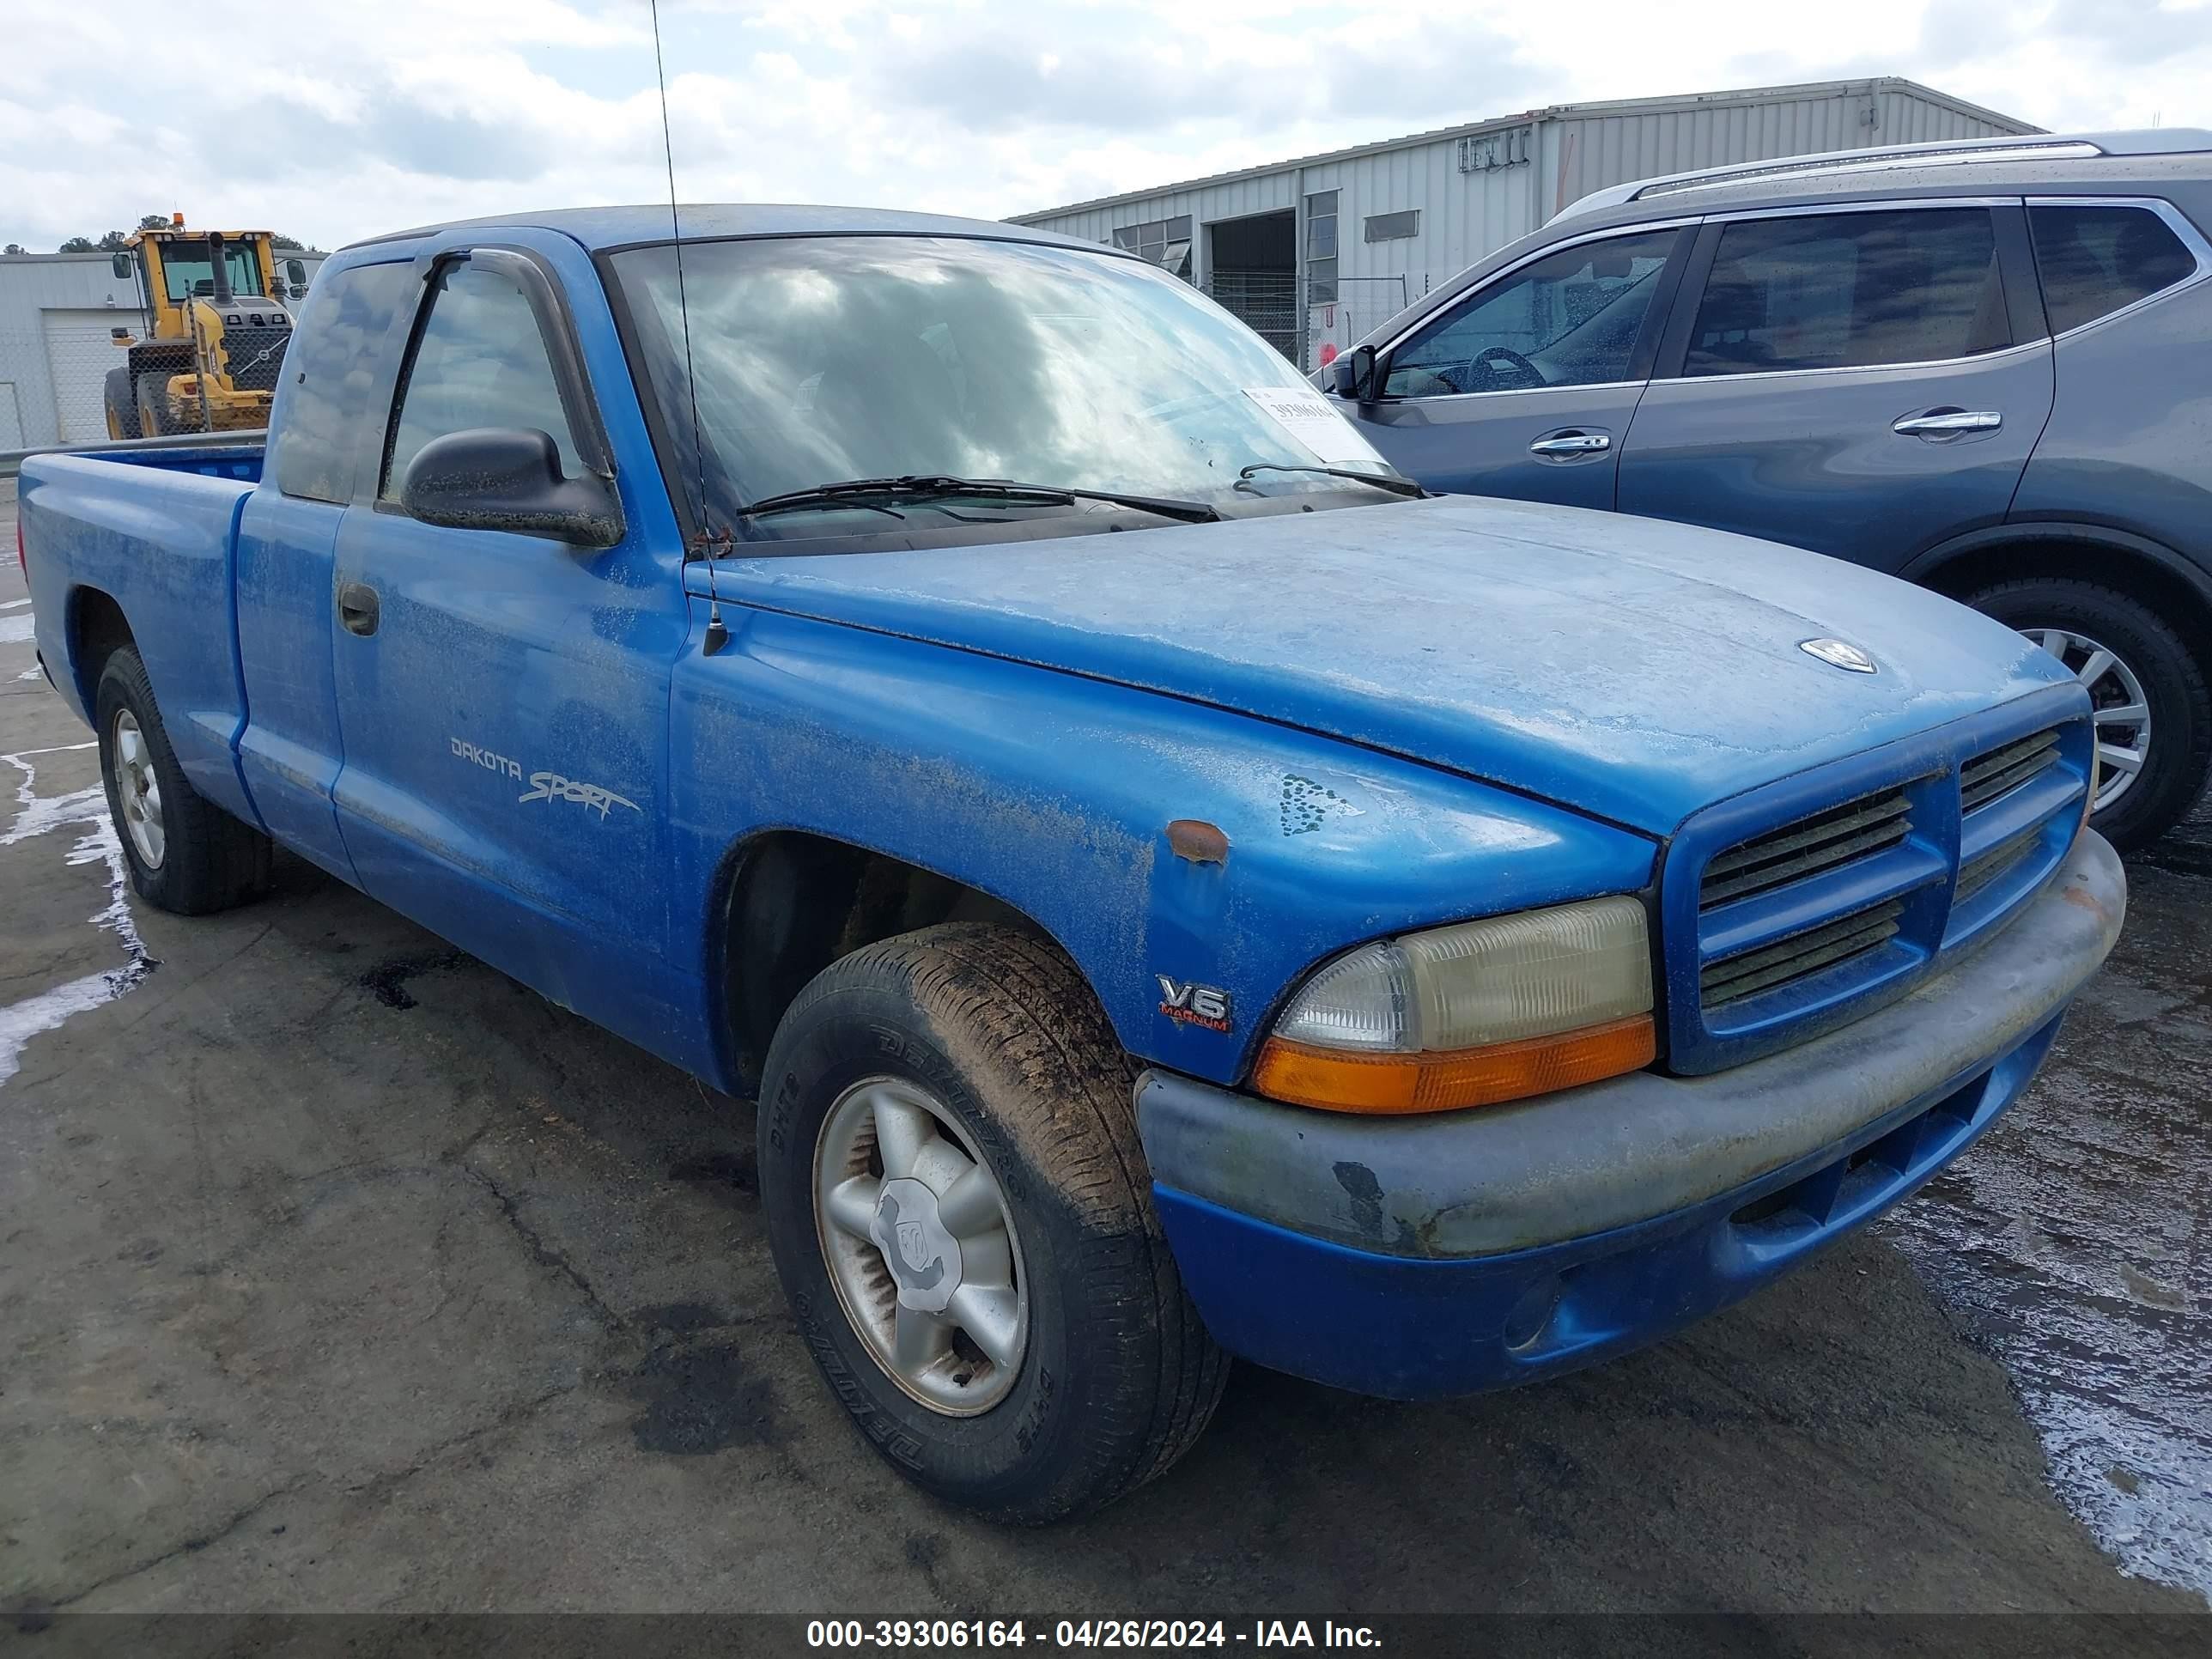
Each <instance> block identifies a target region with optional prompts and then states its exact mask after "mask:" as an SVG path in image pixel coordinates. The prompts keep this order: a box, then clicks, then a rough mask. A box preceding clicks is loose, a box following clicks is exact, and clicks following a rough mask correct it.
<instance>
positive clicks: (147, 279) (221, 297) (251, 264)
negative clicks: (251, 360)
mask: <svg viewBox="0 0 2212 1659" xmlns="http://www.w3.org/2000/svg"><path fill="white" fill-rule="evenodd" d="M131 247H132V249H133V250H134V252H136V255H137V258H136V259H135V260H134V262H133V263H134V264H135V266H136V273H135V274H136V275H137V279H138V302H139V305H140V307H141V308H143V310H144V311H145V313H146V321H147V331H148V337H149V338H151V339H156V340H182V339H185V338H188V337H190V336H191V322H190V320H189V317H188V313H189V312H190V310H191V302H192V301H194V300H216V301H228V300H229V299H231V298H237V299H241V300H256V299H258V300H261V301H264V308H265V307H266V306H267V305H268V304H272V303H273V304H276V305H279V306H281V305H282V304H283V300H282V299H281V298H280V297H277V296H279V295H282V293H283V290H282V289H280V288H279V287H278V286H277V283H276V257H275V254H274V252H273V251H272V250H271V248H270V240H269V233H268V232H266V231H252V230H248V231H232V232H221V231H218V232H214V233H209V232H205V231H187V230H185V228H183V227H182V226H178V227H176V228H173V229H170V230H145V231H140V232H139V233H138V234H137V235H136V236H134V237H132V238H131ZM122 257H123V256H120V255H118V261H119V260H120V259H121V258H122ZM295 263H297V262H296V261H295ZM117 274H118V276H119V275H122V274H123V272H122V270H121V266H120V264H118V269H117Z"/></svg>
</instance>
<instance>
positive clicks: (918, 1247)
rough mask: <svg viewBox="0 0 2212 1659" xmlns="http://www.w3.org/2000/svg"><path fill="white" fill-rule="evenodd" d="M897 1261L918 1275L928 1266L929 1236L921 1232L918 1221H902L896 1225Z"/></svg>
mask: <svg viewBox="0 0 2212 1659" xmlns="http://www.w3.org/2000/svg"><path fill="white" fill-rule="evenodd" d="M898 1247H899V1260H900V1261H903V1262H905V1263H906V1265H907V1266H908V1267H911V1268H913V1269H914V1270H915V1272H916V1273H920V1272H921V1270H922V1269H923V1268H924V1267H927V1266H928V1265H929V1235H928V1234H927V1233H926V1232H924V1231H922V1227H921V1223H920V1222H919V1221H902V1222H900V1223H899V1225H898Z"/></svg>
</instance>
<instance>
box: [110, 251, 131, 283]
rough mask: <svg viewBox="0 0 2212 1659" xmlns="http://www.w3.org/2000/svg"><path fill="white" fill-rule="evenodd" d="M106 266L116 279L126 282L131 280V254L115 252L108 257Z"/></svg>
mask: <svg viewBox="0 0 2212 1659" xmlns="http://www.w3.org/2000/svg"><path fill="white" fill-rule="evenodd" d="M107 268H108V269H109V270H112V271H113V272H114V273H115V275H116V278H117V280H118V281H119V282H125V283H127V282H129V281H130V280H131V256H130V255H129V254H127V253H118V254H117V255H116V256H115V257H114V258H112V259H110V260H109V261H108V262H107Z"/></svg>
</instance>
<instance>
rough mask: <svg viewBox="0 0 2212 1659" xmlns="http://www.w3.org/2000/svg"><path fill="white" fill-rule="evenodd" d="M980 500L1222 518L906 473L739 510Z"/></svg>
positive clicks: (1090, 493)
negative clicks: (1108, 505) (1097, 505)
mask: <svg viewBox="0 0 2212 1659" xmlns="http://www.w3.org/2000/svg"><path fill="white" fill-rule="evenodd" d="M957 495H968V496H976V497H980V498H981V499H983V500H986V501H1006V502H1010V503H1014V504H1017V505H1020V506H1024V507H1029V506H1036V507H1072V506H1073V505H1074V504H1075V503H1076V502H1077V501H1110V502H1112V503H1113V504H1114V505H1115V506H1116V507H1133V508H1135V509H1136V510H1137V511H1138V512H1140V513H1158V514H1159V516H1160V517H1162V518H1164V519H1180V520H1182V521H1183V522H1184V523H1186V524H1212V523H1213V522H1214V521H1215V520H1218V519H1219V518H1220V517H1221V514H1220V513H1217V512H1216V511H1214V509H1213V508H1212V507H1208V506H1206V503H1205V502H1203V501H1176V500H1174V499H1173V498H1171V497H1169V496H1165V495H1127V494H1125V493H1123V492H1121V491H1120V490H1113V489H1073V488H1071V487H1069V486H1067V485H1066V484H1029V483H1010V482H1009V481H1007V480H1006V479H1004V478H955V477H949V476H947V475H945V474H944V473H913V472H909V473H905V474H902V476H900V477H896V478H848V479H846V480H844V481H843V482H842V483H826V484H816V485H815V486H814V487H813V488H812V489H791V490H786V491H785V492H784V493H783V494H782V495H767V496H763V498H762V499H761V500H759V501H754V502H751V503H750V505H748V506H744V507H739V508H738V517H739V518H741V519H749V518H751V517H753V516H755V515H756V514H758V513H785V512H789V511H790V510H792V509H793V508H794V507H875V508H876V509H877V510H878V511H883V512H888V511H890V509H889V508H888V507H880V506H878V503H877V502H876V501H870V500H869V499H868V498H869V497H870V496H877V497H883V498H887V499H890V500H892V501H930V500H933V499H942V498H945V497H949V496H957Z"/></svg>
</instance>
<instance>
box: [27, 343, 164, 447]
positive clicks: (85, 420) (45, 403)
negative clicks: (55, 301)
mask: <svg viewBox="0 0 2212 1659" xmlns="http://www.w3.org/2000/svg"><path fill="white" fill-rule="evenodd" d="M25 320H27V322H28V323H29V326H24V325H23V321H22V320H18V319H15V318H7V319H0V449H21V448H22V447H25V446H26V445H28V444H50V443H88V442H90V441H93V440H94V439H97V438H105V437H106V436H107V416H106V410H105V409H104V407H103V405H102V404H101V401H100V398H101V391H102V387H103V386H104V385H105V383H106V376H107V373H108V371H109V370H110V369H113V368H124V367H125V356H124V352H123V349H122V348H121V347H119V346H118V345H116V344H115V343H114V342H113V340H112V338H110V337H109V335H108V330H109V329H111V328H112V327H114V326H115V325H117V324H118V323H120V324H123V325H126V326H135V325H137V321H138V319H137V315H136V313H132V314H131V315H128V316H111V315H110V314H109V313H105V312H89V313H84V314H82V315H81V314H79V313H76V312H73V311H68V310H46V311H42V312H41V311H34V312H32V313H30V314H29V316H28V318H27V319H25Z"/></svg>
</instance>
